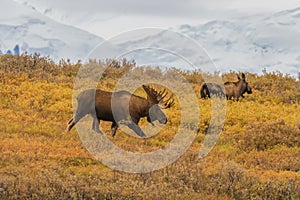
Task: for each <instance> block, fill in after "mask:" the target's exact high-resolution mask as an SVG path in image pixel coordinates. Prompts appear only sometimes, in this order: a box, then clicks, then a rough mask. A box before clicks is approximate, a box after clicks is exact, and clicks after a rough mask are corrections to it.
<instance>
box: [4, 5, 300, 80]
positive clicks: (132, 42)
mask: <svg viewBox="0 0 300 200" xmlns="http://www.w3.org/2000/svg"><path fill="white" fill-rule="evenodd" d="M2 2H3V3H2V5H3V4H5V6H2V7H1V8H0V33H1V37H0V50H1V51H2V52H6V51H7V49H12V48H13V47H14V46H15V45H16V44H19V46H20V50H21V52H22V51H25V50H26V51H28V52H30V53H31V52H36V51H37V52H40V53H41V54H43V55H48V54H49V55H51V56H52V57H54V58H56V59H59V58H62V57H68V58H71V59H72V60H78V59H84V58H85V56H87V55H88V53H89V52H90V50H91V49H92V48H93V47H95V45H97V44H99V43H100V42H101V41H102V39H101V38H99V37H97V36H95V35H92V34H89V33H87V32H85V31H82V30H79V29H76V28H74V27H72V26H66V25H63V24H61V23H58V21H63V22H64V23H68V24H72V22H73V21H76V23H81V22H82V23H88V24H89V27H95V28H97V27H99V21H97V20H99V19H98V18H97V19H95V17H97V16H95V15H93V14H91V15H83V14H84V13H86V12H82V13H81V14H79V15H78V16H77V15H76V14H77V13H72V12H68V11H64V10H56V9H54V8H52V7H51V3H49V5H47V4H44V3H43V4H42V3H39V2H41V1H39V0H15V2H19V3H13V2H11V1H8V0H3V1H2ZM45 5H46V6H45ZM9 6H10V8H9V9H8V8H7V7H9ZM15 6H22V9H21V11H22V12H19V13H18V14H15V13H13V12H11V11H12V10H14V7H15ZM18 10H20V9H19V8H18ZM64 12H66V13H64ZM48 17H50V18H51V19H52V20H51V19H50V18H48ZM78 18H80V19H82V20H81V21H80V20H78ZM55 20H56V21H55ZM93 22H94V23H95V24H94V25H93ZM114 26H118V24H111V27H114ZM169 30H171V31H175V32H179V33H181V34H183V35H185V36H187V37H190V38H192V39H193V40H194V41H195V42H197V43H198V44H199V45H200V46H202V47H203V48H204V49H205V51H206V52H207V53H208V55H209V56H210V58H211V59H212V60H213V62H214V63H215V65H216V66H217V68H218V70H220V71H221V72H224V71H229V70H236V71H249V72H256V73H260V72H261V71H262V69H264V68H266V69H267V71H276V70H278V71H281V72H283V73H289V74H291V75H294V76H298V73H299V71H300V40H299V39H298V37H299V36H300V7H299V8H295V9H292V10H285V11H282V12H276V13H273V14H260V15H255V16H241V17H240V18H235V19H231V20H228V19H224V20H214V21H209V22H208V23H205V24H200V25H197V26H191V25H188V24H186V25H180V26H177V27H172V28H170V29H169ZM141 32H142V35H139V36H138V37H136V35H133V36H132V37H131V36H130V35H127V38H126V39H123V40H121V41H120V40H119V41H110V43H109V46H108V48H106V49H105V51H103V52H101V54H98V55H102V56H103V58H104V57H105V56H106V55H109V53H110V51H114V52H115V51H118V49H119V48H121V49H123V52H124V51H126V50H127V51H130V50H132V49H133V48H135V47H140V46H144V47H149V46H150V47H157V48H158V49H157V50H155V49H144V50H138V51H131V52H128V54H126V55H125V56H126V57H127V58H128V59H134V60H136V62H137V63H138V64H146V65H147V64H152V65H166V66H175V67H182V68H185V69H190V68H189V67H188V66H187V63H185V62H183V61H182V59H181V57H180V56H184V57H188V58H189V59H190V60H191V61H193V62H194V63H196V64H197V65H204V64H207V63H208V61H207V60H206V59H207V58H204V57H199V55H197V52H196V51H197V49H195V48H194V49H188V48H187V46H186V45H185V39H180V38H179V39H178V38H172V35H170V34H169V33H168V31H159V32H151V31H150V32H149V33H147V32H145V31H141ZM143 34H144V35H143ZM141 36H142V37H141ZM174 41H175V42H174ZM178 46H181V47H182V49H181V50H180V49H179V48H178ZM160 47H163V48H164V47H167V49H179V51H180V54H181V55H174V54H170V52H164V51H163V50H162V49H159V48H160ZM120 53H122V52H121V51H120Z"/></svg>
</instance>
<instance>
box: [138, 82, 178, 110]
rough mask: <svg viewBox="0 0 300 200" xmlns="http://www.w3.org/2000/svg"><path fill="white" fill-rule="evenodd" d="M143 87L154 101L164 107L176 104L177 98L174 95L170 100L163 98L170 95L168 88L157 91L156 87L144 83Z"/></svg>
mask: <svg viewBox="0 0 300 200" xmlns="http://www.w3.org/2000/svg"><path fill="white" fill-rule="evenodd" d="M143 88H144V90H145V91H146V93H147V95H148V98H150V100H151V101H153V102H154V103H156V104H159V106H160V107H161V108H162V109H166V108H170V107H171V106H173V105H174V102H175V100H174V98H173V95H172V96H171V97H170V98H169V99H168V100H165V101H164V100H163V99H164V98H165V97H166V96H167V95H168V92H167V91H166V89H164V90H162V91H159V92H157V91H156V90H155V89H153V88H151V87H149V86H146V85H143Z"/></svg>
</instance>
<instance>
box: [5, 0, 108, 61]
mask: <svg viewBox="0 0 300 200" xmlns="http://www.w3.org/2000/svg"><path fill="white" fill-rule="evenodd" d="M14 11H16V12H14ZM0 35H1V36H0V50H1V51H2V52H3V53H4V52H7V51H9V50H11V49H13V48H14V47H15V46H16V45H18V46H19V47H20V52H21V53H22V52H25V51H26V52H28V53H35V52H38V53H40V54H41V55H45V56H48V55H49V56H50V57H52V58H53V59H54V60H56V61H57V60H60V59H61V58H65V59H71V61H74V62H76V61H77V60H79V59H84V58H85V57H86V56H87V55H88V53H89V52H90V51H91V50H92V49H93V48H94V47H95V46H96V45H98V44H99V43H100V42H101V41H102V40H103V39H102V38H100V37H98V36H96V35H93V34H90V33H88V32H86V31H83V30H80V29H77V28H74V27H72V26H67V25H64V24H61V23H59V22H56V21H54V20H52V19H50V18H48V17H46V16H45V15H42V14H40V13H39V12H37V11H36V10H35V9H34V8H32V7H28V6H26V5H23V4H19V3H16V2H14V1H10V0H2V1H1V7H0Z"/></svg>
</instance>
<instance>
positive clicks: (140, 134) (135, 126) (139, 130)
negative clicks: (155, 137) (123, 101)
mask: <svg viewBox="0 0 300 200" xmlns="http://www.w3.org/2000/svg"><path fill="white" fill-rule="evenodd" d="M128 127H129V128H130V129H131V130H133V131H134V132H136V134H138V135H139V136H140V137H142V138H145V137H146V135H145V133H144V132H143V131H142V129H141V128H140V127H139V126H138V125H136V124H135V123H134V122H133V123H130V124H128Z"/></svg>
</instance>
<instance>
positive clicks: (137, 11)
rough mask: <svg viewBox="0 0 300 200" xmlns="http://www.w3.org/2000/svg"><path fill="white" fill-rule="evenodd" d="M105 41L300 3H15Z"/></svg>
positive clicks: (293, 0) (34, 0) (135, 0)
mask: <svg viewBox="0 0 300 200" xmlns="http://www.w3.org/2000/svg"><path fill="white" fill-rule="evenodd" d="M15 1H17V2H19V3H26V4H28V5H31V6H34V7H35V8H36V9H37V10H38V11H39V12H41V13H43V14H45V15H47V16H48V17H51V18H53V19H55V20H58V21H60V22H63V23H66V24H70V25H73V26H76V27H79V28H82V29H85V30H87V31H89V32H92V33H94V34H97V35H99V36H101V37H104V38H106V39H107V38H110V37H112V36H114V35H118V34H119V33H121V32H124V31H129V30H132V29H136V28H142V27H160V28H169V27H173V26H177V25H181V24H190V25H196V24H201V23H205V22H207V21H209V20H216V19H218V20H220V19H232V18H237V17H243V16H249V15H250V16H251V15H259V14H266V13H274V12H278V11H282V10H286V9H292V8H295V7H300V1H299V0H275V1H269V0H252V1H248V0H247V1H246V0H209V1H208V0H205V1H203V0H185V1H179V0H177V1H174V0H151V1H142V0H109V1H104V0H73V1H70V0H52V1H48V0H15Z"/></svg>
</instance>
